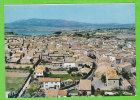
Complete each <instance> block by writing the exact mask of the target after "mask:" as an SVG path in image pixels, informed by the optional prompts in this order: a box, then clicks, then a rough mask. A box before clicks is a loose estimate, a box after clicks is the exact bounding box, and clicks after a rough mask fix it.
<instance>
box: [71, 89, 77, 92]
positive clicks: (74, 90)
mask: <svg viewBox="0 0 140 100" xmlns="http://www.w3.org/2000/svg"><path fill="white" fill-rule="evenodd" d="M77 92H78V90H76V89H73V90H70V91H69V93H77Z"/></svg>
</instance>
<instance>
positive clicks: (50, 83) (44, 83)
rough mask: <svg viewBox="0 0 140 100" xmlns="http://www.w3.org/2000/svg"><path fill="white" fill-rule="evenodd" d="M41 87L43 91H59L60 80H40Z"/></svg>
mask: <svg viewBox="0 0 140 100" xmlns="http://www.w3.org/2000/svg"><path fill="white" fill-rule="evenodd" d="M38 81H39V86H40V87H41V89H43V90H45V91H47V90H48V89H51V88H53V89H59V88H60V83H61V81H60V78H39V79H38Z"/></svg>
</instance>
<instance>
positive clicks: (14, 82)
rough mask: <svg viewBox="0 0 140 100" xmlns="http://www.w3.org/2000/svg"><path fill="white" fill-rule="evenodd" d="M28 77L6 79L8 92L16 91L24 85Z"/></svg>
mask: <svg viewBox="0 0 140 100" xmlns="http://www.w3.org/2000/svg"><path fill="white" fill-rule="evenodd" d="M25 79H26V77H6V91H16V90H18V89H19V88H21V86H22V85H23V83H24V81H25Z"/></svg>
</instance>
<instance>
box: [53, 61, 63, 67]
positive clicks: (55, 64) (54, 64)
mask: <svg viewBox="0 0 140 100" xmlns="http://www.w3.org/2000/svg"><path fill="white" fill-rule="evenodd" d="M52 65H53V67H63V65H64V61H52Z"/></svg>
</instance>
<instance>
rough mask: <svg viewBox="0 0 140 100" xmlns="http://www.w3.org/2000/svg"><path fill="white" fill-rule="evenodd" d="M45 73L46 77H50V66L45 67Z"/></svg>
mask: <svg viewBox="0 0 140 100" xmlns="http://www.w3.org/2000/svg"><path fill="white" fill-rule="evenodd" d="M43 75H44V76H45V77H48V76H49V68H47V67H46V68H45V71H44V72H43Z"/></svg>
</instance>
